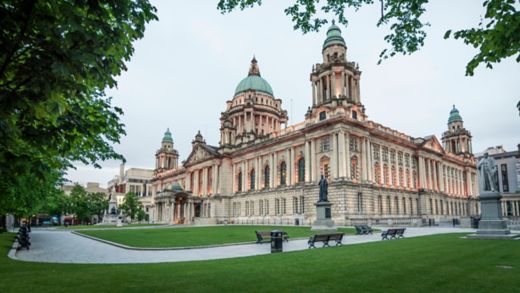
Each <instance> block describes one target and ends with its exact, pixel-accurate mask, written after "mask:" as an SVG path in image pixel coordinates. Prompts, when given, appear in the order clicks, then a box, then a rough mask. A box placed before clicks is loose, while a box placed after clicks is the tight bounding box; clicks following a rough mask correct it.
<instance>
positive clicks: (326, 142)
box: [320, 137, 330, 152]
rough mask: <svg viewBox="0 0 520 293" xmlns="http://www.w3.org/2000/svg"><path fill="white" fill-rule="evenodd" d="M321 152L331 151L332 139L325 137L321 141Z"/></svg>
mask: <svg viewBox="0 0 520 293" xmlns="http://www.w3.org/2000/svg"><path fill="white" fill-rule="evenodd" d="M320 143H321V144H320V150H321V152H328V151H330V137H325V138H323V139H322V140H321V141H320Z"/></svg>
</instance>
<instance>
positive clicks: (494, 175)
mask: <svg viewBox="0 0 520 293" xmlns="http://www.w3.org/2000/svg"><path fill="white" fill-rule="evenodd" d="M477 169H478V170H479V175H480V176H479V181H480V182H479V183H480V187H481V188H482V191H492V192H495V191H496V192H498V191H499V190H498V169H497V165H496V163H495V159H493V158H492V157H490V156H489V154H488V153H485V154H484V157H483V158H482V159H480V161H479V162H478V164H477Z"/></svg>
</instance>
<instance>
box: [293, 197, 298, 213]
mask: <svg viewBox="0 0 520 293" xmlns="http://www.w3.org/2000/svg"><path fill="white" fill-rule="evenodd" d="M293 214H295V215H296V214H298V198H297V197H293Z"/></svg>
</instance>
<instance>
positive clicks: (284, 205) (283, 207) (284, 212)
mask: <svg viewBox="0 0 520 293" xmlns="http://www.w3.org/2000/svg"><path fill="white" fill-rule="evenodd" d="M286 208H287V202H286V200H285V198H282V213H283V214H284V215H285V214H286V213H287V209H286Z"/></svg>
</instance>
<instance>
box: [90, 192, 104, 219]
mask: <svg viewBox="0 0 520 293" xmlns="http://www.w3.org/2000/svg"><path fill="white" fill-rule="evenodd" d="M88 206H89V210H90V213H91V215H96V216H98V218H101V217H102V216H103V213H104V212H105V211H106V210H107V209H108V198H106V196H105V194H104V193H101V192H94V193H89V194H88Z"/></svg>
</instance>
